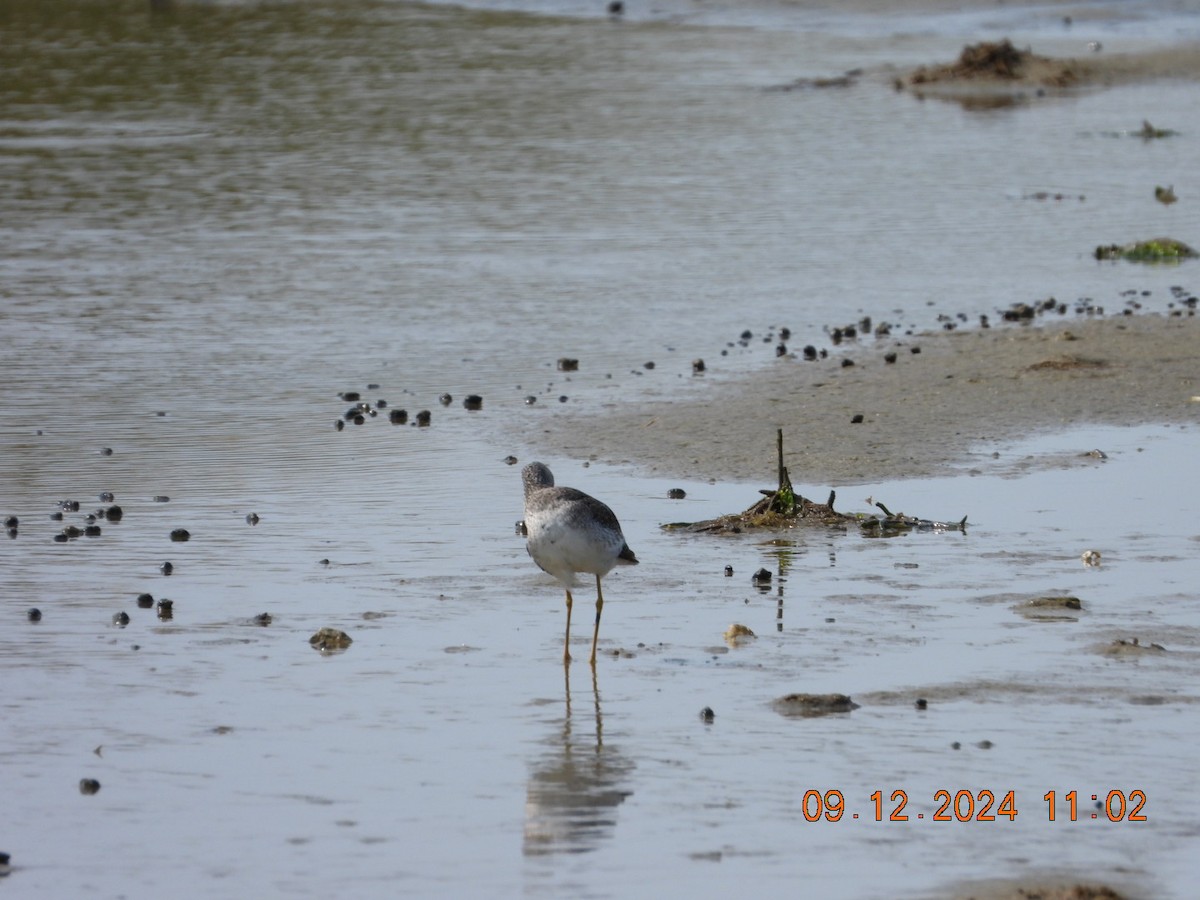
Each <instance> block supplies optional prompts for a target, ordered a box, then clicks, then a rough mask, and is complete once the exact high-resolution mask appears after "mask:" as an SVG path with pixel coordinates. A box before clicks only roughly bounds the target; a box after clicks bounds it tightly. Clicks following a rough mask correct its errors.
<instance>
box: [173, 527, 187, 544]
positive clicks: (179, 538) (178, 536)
mask: <svg viewBox="0 0 1200 900" xmlns="http://www.w3.org/2000/svg"><path fill="white" fill-rule="evenodd" d="M191 538H192V534H191V532H190V531H188V530H187V529H186V528H176V529H175V530H174V531H172V532H171V540H173V541H175V542H176V543H181V542H183V541H188V540H191Z"/></svg>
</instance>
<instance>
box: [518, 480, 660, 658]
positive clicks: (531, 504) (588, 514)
mask: <svg viewBox="0 0 1200 900" xmlns="http://www.w3.org/2000/svg"><path fill="white" fill-rule="evenodd" d="M521 480H522V482H524V484H525V530H526V532H527V533H528V535H529V543H528V544H527V545H526V546H527V548H528V550H529V555H530V556H532V557H533V561H534V562H535V563H537V564H538V566H539V567H540V568H541V569H542V571H544V572H547V573H549V574H551V575H553V576H554V577H555V578H557V579H558V580H559V581H560V582H561V583H562V586H563V588H564V589H565V590H566V592H567V633H566V639H565V641H564V643H563V662H569V661H570V659H571V652H570V649H569V644H570V641H571V603H572V597H571V587H572V586H573V585H574V584H575V573H576V572H588V573H589V574H592V575H595V576H596V627H595V630H594V631H593V632H592V656H591V660H590V662H591V664H592V665H593V666H594V665H595V664H596V640H597V639H598V638H599V636H600V611H601V610H602V609H603V608H604V594H603V592H602V591H601V590H600V579H601V578H602V577H603V576H605V575H607V574H608V573H609V571H610V570H611V569H612V567H613V566H615V565H618V564H621V565H637V561H638V560H637V557H636V556H634V555H633V551H632V550H630V549H629V545H628V544H626V543H625V536H624V535H623V534H621V523H620V522H618V521H617V517H616V516H615V515H613V511H612V510H611V509H609V508H608V507H607V506H605V505H604V504H603V503H601V502H600V501H599V500H597V499H596V498H595V497H590V496H588V495H587V494H585V493H584V492H583V491H577V490H575V488H569V487H556V486H555V484H554V476H553V475H552V474H551V473H550V469H549V468H548V467H547V466H545V465H544V464H542V463H540V462H535V463H530V464H529V465H527V466H526V467H525V468H524V469H523V470H522V472H521Z"/></svg>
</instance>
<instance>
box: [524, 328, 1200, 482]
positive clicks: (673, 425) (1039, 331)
mask: <svg viewBox="0 0 1200 900" xmlns="http://www.w3.org/2000/svg"><path fill="white" fill-rule="evenodd" d="M918 350H919V352H916V351H918ZM891 353H894V354H895V362H892V363H889V362H887V361H886V357H887V355H888V354H891ZM843 360H851V361H853V363H854V364H853V365H850V366H846V365H843V362H842V361H843ZM699 393H700V394H702V396H700V397H698V398H695V399H689V400H687V401H675V402H671V401H655V402H649V403H645V404H633V405H630V406H620V407H616V408H614V409H613V410H612V411H610V412H608V413H607V414H605V415H602V416H583V415H569V414H565V413H564V414H562V415H560V416H558V417H556V418H555V419H553V420H551V421H550V422H548V423H546V429H547V431H546V433H545V434H544V435H543V438H544V440H545V442H546V446H549V447H553V448H554V449H555V450H557V451H558V452H559V453H561V454H563V455H566V456H582V457H591V458H594V459H598V460H600V461H603V462H606V463H618V464H635V465H637V466H638V467H639V468H642V469H644V470H646V471H649V472H653V473H658V474H662V475H667V476H671V477H678V478H690V479H693V480H704V479H718V480H737V479H743V480H744V479H762V480H764V482H765V483H767V484H770V483H772V482H773V479H774V474H775V430H776V429H777V428H782V429H783V430H784V435H785V455H786V459H785V461H786V463H787V465H788V467H789V470H790V472H791V475H792V479H793V481H795V482H796V483H797V484H798V485H799V484H806V485H829V486H833V487H836V486H839V485H845V484H860V483H865V482H875V481H887V480H894V479H900V478H911V477H928V476H934V475H939V474H945V473H948V472H950V471H952V470H953V469H955V468H957V467H961V466H964V465H968V464H970V463H971V462H972V460H980V461H982V460H984V459H986V458H987V457H989V456H990V455H991V453H992V452H993V451H994V450H995V449H996V448H998V447H1000V446H1002V445H1003V444H1004V443H1005V442H1008V441H1013V440H1016V439H1019V438H1022V437H1026V436H1029V435H1032V434H1035V433H1039V432H1048V431H1054V430H1062V429H1064V428H1069V427H1072V426H1078V425H1087V424H1109V425H1135V424H1144V423H1152V422H1162V423H1193V422H1196V421H1198V420H1200V321H1197V319H1196V318H1195V317H1194V316H1192V315H1188V314H1186V313H1184V314H1182V315H1158V314H1144V315H1134V316H1123V315H1118V316H1110V317H1107V318H1082V319H1068V320H1063V321H1052V322H1046V323H1040V322H1039V323H1036V324H1027V325H1017V324H1009V323H1006V324H1004V325H1003V326H996V327H992V328H979V329H974V330H960V331H952V332H931V333H928V334H923V335H915V336H906V337H903V338H896V339H892V338H883V339H879V340H875V341H872V342H871V343H870V344H869V345H864V346H859V347H853V346H852V347H850V348H848V349H842V350H840V351H839V352H837V353H834V354H831V355H830V356H829V357H828V358H826V359H820V360H813V361H808V360H804V359H803V358H799V357H796V356H788V357H783V358H780V359H778V360H776V361H775V362H774V363H773V364H768V365H766V366H764V368H763V369H762V370H761V371H759V372H756V373H755V374H753V375H750V376H746V377H744V378H738V379H730V380H728V381H723V382H722V381H717V380H713V381H712V382H711V383H710V384H708V385H706V386H705V387H704V389H703V390H702V391H700V392H699ZM856 416H862V421H861V422H858V423H855V422H854V421H853V420H854V418H855V417H856ZM1083 449H1091V448H1083Z"/></svg>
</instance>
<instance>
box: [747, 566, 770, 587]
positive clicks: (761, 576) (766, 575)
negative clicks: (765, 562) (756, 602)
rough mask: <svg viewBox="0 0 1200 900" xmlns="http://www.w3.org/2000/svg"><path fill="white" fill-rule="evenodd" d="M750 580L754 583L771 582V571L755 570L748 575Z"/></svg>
mask: <svg viewBox="0 0 1200 900" xmlns="http://www.w3.org/2000/svg"><path fill="white" fill-rule="evenodd" d="M750 580H751V581H753V582H754V583H755V584H770V583H771V573H770V572H768V571H767V570H766V569H759V570H758V571H757V572H755V573H754V574H753V575H751V576H750Z"/></svg>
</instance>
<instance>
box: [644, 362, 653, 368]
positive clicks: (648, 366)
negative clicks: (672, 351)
mask: <svg viewBox="0 0 1200 900" xmlns="http://www.w3.org/2000/svg"><path fill="white" fill-rule="evenodd" d="M642 368H643V369H653V368H654V360H649V361H647V362H644V363H642Z"/></svg>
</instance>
